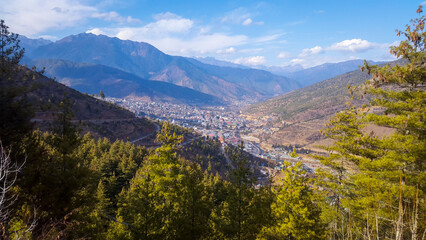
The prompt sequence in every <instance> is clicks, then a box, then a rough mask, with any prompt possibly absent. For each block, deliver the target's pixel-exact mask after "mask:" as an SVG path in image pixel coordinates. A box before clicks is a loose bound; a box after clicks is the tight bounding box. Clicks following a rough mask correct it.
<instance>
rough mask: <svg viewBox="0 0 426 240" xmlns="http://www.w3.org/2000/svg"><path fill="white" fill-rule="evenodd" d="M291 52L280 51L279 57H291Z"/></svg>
mask: <svg viewBox="0 0 426 240" xmlns="http://www.w3.org/2000/svg"><path fill="white" fill-rule="evenodd" d="M290 56H291V54H290V53H289V52H280V53H278V55H277V58H289V57H290Z"/></svg>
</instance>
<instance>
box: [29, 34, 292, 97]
mask: <svg viewBox="0 0 426 240" xmlns="http://www.w3.org/2000/svg"><path fill="white" fill-rule="evenodd" d="M34 45H35V44H33V45H31V46H34ZM24 46H25V47H27V45H24ZM26 56H27V57H28V58H30V59H51V60H49V61H45V60H44V62H43V64H47V65H45V67H46V68H47V69H48V71H47V73H48V74H51V73H54V72H55V74H57V75H56V77H57V79H58V80H59V81H63V82H76V81H80V82H82V81H89V80H87V77H90V76H87V75H86V76H84V77H82V76H78V77H79V79H74V80H71V79H70V78H73V77H75V76H71V75H72V74H69V72H77V70H76V69H74V70H73V69H72V68H81V67H82V66H81V65H79V64H67V68H68V69H67V70H65V69H64V68H62V69H61V70H55V68H56V67H57V66H61V65H62V64H60V63H55V61H57V60H67V61H71V62H74V63H92V64H97V67H94V66H91V67H92V70H93V71H95V70H96V72H93V73H92V74H93V75H98V76H101V75H105V73H102V71H110V72H111V71H112V69H111V68H115V69H116V70H120V71H121V73H120V74H121V75H123V74H124V72H126V73H128V74H132V75H134V76H137V77H138V79H136V78H135V77H131V78H132V81H133V83H135V82H136V83H138V84H139V89H143V86H144V84H146V83H150V87H151V88H155V89H162V90H166V92H162V94H163V95H168V93H167V92H174V90H172V89H169V88H168V87H170V88H172V86H171V85H165V84H162V85H161V86H158V87H153V86H154V85H155V84H156V83H157V82H152V81H151V82H146V80H154V81H161V82H168V83H172V84H175V85H178V86H181V87H186V88H191V89H193V90H195V91H199V92H202V93H204V94H209V95H212V96H214V97H210V98H209V97H206V96H204V97H206V99H209V101H210V100H211V101H212V102H217V101H216V100H217V98H220V99H221V100H223V101H227V102H232V101H241V100H244V101H247V100H251V101H258V100H262V99H267V98H270V97H273V96H276V95H280V94H282V93H285V92H289V91H291V90H294V89H297V88H299V87H300V85H299V84H298V83H297V82H296V81H294V80H290V79H288V78H285V77H282V76H277V75H273V74H271V73H270V72H267V71H263V70H256V69H242V68H234V67H221V66H214V65H210V64H205V63H202V62H199V61H197V60H195V59H191V58H184V57H176V56H170V55H167V54H164V53H163V52H161V51H159V50H158V49H156V48H155V47H153V46H151V45H150V44H147V43H143V42H134V41H123V40H120V39H118V38H110V37H107V36H103V35H94V34H85V33H84V34H79V35H72V36H68V37H65V38H63V39H62V40H60V41H57V42H54V43H48V44H45V45H41V46H38V47H32V48H30V50H29V51H27V53H26ZM52 59H54V60H52ZM36 62H38V64H39V65H40V63H41V62H40V60H38V61H36ZM101 65H103V66H107V67H109V68H106V67H102V66H101ZM114 74H118V75H120V74H119V73H118V72H117V71H115V73H114ZM89 75H91V74H89ZM113 79H116V80H117V81H115V82H114V81H112V79H110V80H111V81H110V82H111V83H112V82H114V84H118V85H115V87H117V86H119V85H120V83H118V82H123V83H127V84H128V83H129V82H128V81H127V80H129V76H127V79H121V78H117V77H116V78H114V77H113ZM144 79H145V81H142V80H144ZM98 80H100V79H98ZM91 81H94V80H93V79H92V80H91ZM98 85H99V83H98ZM100 85H102V84H100ZM104 85H105V83H104ZM77 89H78V88H77ZM91 90H93V89H91ZM99 90H101V89H99ZM99 90H97V91H96V93H97V92H99ZM187 91H188V90H187ZM132 94H133V95H134V96H139V97H143V96H146V93H145V92H139V91H135V92H134V93H132ZM198 95H200V94H198ZM200 96H201V95H200ZM215 97H216V98H215ZM171 98H173V97H171ZM213 99H214V100H213Z"/></svg>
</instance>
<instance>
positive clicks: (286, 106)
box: [243, 60, 406, 150]
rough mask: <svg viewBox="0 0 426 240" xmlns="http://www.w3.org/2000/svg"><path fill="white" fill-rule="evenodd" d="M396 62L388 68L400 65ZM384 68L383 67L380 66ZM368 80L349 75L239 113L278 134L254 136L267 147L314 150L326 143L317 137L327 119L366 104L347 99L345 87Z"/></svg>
mask: <svg viewBox="0 0 426 240" xmlns="http://www.w3.org/2000/svg"><path fill="white" fill-rule="evenodd" d="M405 63H406V61H404V60H397V61H394V62H391V63H390V65H395V64H398V65H404V64H405ZM381 65H384V64H381ZM368 78H370V75H368V74H367V73H365V72H362V71H361V70H356V71H351V72H348V73H345V74H342V75H339V76H336V77H333V78H330V79H327V80H324V81H321V82H318V83H315V84H312V85H310V86H307V87H304V88H300V89H297V90H295V91H292V92H289V93H286V94H283V95H281V96H278V97H275V98H272V99H268V100H266V101H263V102H259V103H256V104H253V105H250V106H248V107H247V108H246V109H244V110H243V113H244V114H245V115H247V116H248V117H249V118H252V119H265V118H268V119H270V124H271V125H273V126H274V127H276V128H277V129H278V130H276V131H275V132H273V133H272V134H269V135H265V134H261V136H257V137H259V138H261V139H262V140H263V142H265V143H268V144H271V145H273V144H284V145H285V144H287V145H288V144H299V145H302V146H304V147H308V148H312V149H316V150H318V149H317V148H316V146H317V145H324V144H327V142H323V141H326V140H325V139H324V136H322V135H321V133H320V131H319V130H320V129H323V128H324V127H325V125H326V123H327V121H328V119H329V118H330V117H331V116H333V115H334V114H335V113H336V112H339V111H341V110H343V109H345V108H346V107H347V105H346V103H347V102H349V101H351V103H352V104H353V105H355V106H361V105H362V104H364V103H368V101H367V99H366V97H364V96H363V97H360V96H359V95H358V94H355V96H357V97H355V98H354V99H352V96H351V95H350V93H349V91H348V89H347V86H348V85H351V86H358V85H361V84H362V83H364V82H365V80H367V79H368Z"/></svg>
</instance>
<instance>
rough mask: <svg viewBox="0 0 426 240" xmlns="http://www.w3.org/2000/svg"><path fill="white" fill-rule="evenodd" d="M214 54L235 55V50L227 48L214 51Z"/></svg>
mask: <svg viewBox="0 0 426 240" xmlns="http://www.w3.org/2000/svg"><path fill="white" fill-rule="evenodd" d="M216 53H218V54H233V53H236V50H235V48H233V47H230V48H227V49H219V50H217V51H216Z"/></svg>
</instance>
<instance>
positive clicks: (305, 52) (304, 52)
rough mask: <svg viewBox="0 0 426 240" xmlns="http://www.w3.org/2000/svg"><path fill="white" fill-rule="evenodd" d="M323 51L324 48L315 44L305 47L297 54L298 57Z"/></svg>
mask: <svg viewBox="0 0 426 240" xmlns="http://www.w3.org/2000/svg"><path fill="white" fill-rule="evenodd" d="M322 52H324V49H323V48H322V47H320V46H315V47H313V48H305V49H303V50H302V52H301V53H300V54H299V57H306V56H310V55H317V54H320V53H322Z"/></svg>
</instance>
